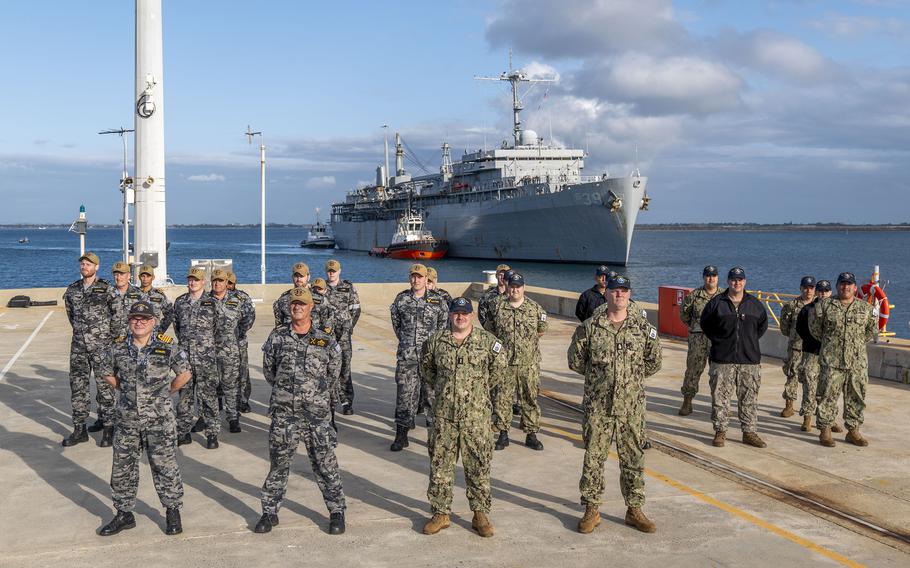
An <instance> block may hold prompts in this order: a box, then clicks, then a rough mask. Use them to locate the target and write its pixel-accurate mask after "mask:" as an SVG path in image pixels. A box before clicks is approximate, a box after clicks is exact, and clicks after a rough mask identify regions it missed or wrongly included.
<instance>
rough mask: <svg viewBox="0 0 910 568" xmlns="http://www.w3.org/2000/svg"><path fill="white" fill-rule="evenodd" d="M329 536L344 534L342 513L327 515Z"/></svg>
mask: <svg viewBox="0 0 910 568" xmlns="http://www.w3.org/2000/svg"><path fill="white" fill-rule="evenodd" d="M329 534H344V512H342V511H339V512H337V513H332V514H331V515H329Z"/></svg>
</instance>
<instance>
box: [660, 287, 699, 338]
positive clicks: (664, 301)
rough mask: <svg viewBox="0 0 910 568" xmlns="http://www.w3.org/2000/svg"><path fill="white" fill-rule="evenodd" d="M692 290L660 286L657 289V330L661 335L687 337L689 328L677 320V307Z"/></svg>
mask: <svg viewBox="0 0 910 568" xmlns="http://www.w3.org/2000/svg"><path fill="white" fill-rule="evenodd" d="M691 291H692V288H687V287H685V286H660V287H659V288H658V289H657V306H658V310H657V330H658V331H659V332H660V333H661V334H662V335H671V336H673V337H689V328H688V326H686V324H684V323H683V321H682V320H681V319H679V306H680V304H682V303H683V299H684V298H685V297H686V296H688V295H689V292H691Z"/></svg>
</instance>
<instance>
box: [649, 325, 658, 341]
mask: <svg viewBox="0 0 910 568" xmlns="http://www.w3.org/2000/svg"><path fill="white" fill-rule="evenodd" d="M648 337H650V338H651V339H657V329H655V328H654V327H652V328H651V329H650V330H649V331H648Z"/></svg>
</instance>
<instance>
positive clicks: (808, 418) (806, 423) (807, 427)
mask: <svg viewBox="0 0 910 568" xmlns="http://www.w3.org/2000/svg"><path fill="white" fill-rule="evenodd" d="M800 430H802V431H803V432H811V431H812V415H811V414H807V415H805V416H803V425H802V426H801V427H800Z"/></svg>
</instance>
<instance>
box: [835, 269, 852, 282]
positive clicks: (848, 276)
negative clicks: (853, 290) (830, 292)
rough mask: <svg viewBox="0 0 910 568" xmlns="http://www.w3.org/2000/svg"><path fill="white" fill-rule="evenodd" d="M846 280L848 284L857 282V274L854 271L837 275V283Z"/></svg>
mask: <svg viewBox="0 0 910 568" xmlns="http://www.w3.org/2000/svg"><path fill="white" fill-rule="evenodd" d="M841 282H846V283H847V284H856V276H854V275H853V273H852V272H841V273H840V274H838V275H837V283H838V284H840V283H841Z"/></svg>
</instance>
